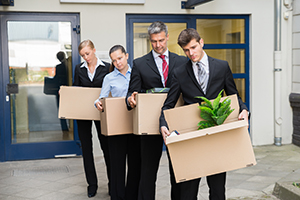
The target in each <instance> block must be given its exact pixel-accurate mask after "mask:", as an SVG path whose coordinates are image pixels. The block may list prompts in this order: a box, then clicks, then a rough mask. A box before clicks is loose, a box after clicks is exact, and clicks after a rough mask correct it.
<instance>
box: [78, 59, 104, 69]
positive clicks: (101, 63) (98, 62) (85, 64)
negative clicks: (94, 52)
mask: <svg viewBox="0 0 300 200" xmlns="http://www.w3.org/2000/svg"><path fill="white" fill-rule="evenodd" d="M99 65H102V66H105V64H104V63H103V62H102V60H100V59H99V58H98V57H97V64H96V67H95V69H97V67H98V66H99ZM82 67H85V68H88V65H87V62H86V61H84V62H83V63H82V65H81V66H80V68H82Z"/></svg>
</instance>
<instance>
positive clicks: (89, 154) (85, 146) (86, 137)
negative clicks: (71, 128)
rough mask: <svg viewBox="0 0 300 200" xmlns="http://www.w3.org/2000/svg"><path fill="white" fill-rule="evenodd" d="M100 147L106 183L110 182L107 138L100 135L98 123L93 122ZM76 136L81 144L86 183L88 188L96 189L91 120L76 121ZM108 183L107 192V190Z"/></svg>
mask: <svg viewBox="0 0 300 200" xmlns="http://www.w3.org/2000/svg"><path fill="white" fill-rule="evenodd" d="M94 123H95V126H96V129H97V133H98V139H99V141H100V147H101V149H102V151H103V156H104V160H105V164H106V172H107V178H108V181H110V162H109V154H108V143H107V137H106V136H104V135H102V134H101V128H100V121H94ZM77 126H78V135H79V139H80V142H81V148H82V157H83V165H84V172H85V177H86V181H87V183H88V185H89V187H96V188H98V180H97V174H96V169H95V163H94V155H93V141H92V121H91V120H77ZM109 189H110V188H109V183H108V190H109Z"/></svg>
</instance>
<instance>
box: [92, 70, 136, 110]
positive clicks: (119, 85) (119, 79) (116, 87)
mask: <svg viewBox="0 0 300 200" xmlns="http://www.w3.org/2000/svg"><path fill="white" fill-rule="evenodd" d="M130 75H131V67H130V66H129V65H128V70H127V72H126V74H125V76H124V75H123V74H122V73H121V72H120V71H119V70H118V69H117V68H115V69H114V71H112V72H110V73H109V74H107V75H106V76H105V77H104V79H103V84H102V89H101V94H100V97H99V99H101V98H104V97H108V95H109V92H111V96H112V97H125V96H126V94H127V90H128V85H129V81H130ZM99 99H97V100H96V101H95V102H94V104H95V105H96V103H97V102H99Z"/></svg>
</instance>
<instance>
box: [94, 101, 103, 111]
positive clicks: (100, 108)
mask: <svg viewBox="0 0 300 200" xmlns="http://www.w3.org/2000/svg"><path fill="white" fill-rule="evenodd" d="M96 106H97V109H98V110H99V111H102V110H103V107H102V102H101V100H99V101H98V102H97V103H96Z"/></svg>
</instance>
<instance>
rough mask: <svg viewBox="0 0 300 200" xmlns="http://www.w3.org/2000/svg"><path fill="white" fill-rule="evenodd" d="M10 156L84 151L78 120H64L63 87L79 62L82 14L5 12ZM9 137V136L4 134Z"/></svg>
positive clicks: (4, 62)
mask: <svg viewBox="0 0 300 200" xmlns="http://www.w3.org/2000/svg"><path fill="white" fill-rule="evenodd" d="M1 19H2V20H1V28H2V29H1V48H2V52H3V54H2V63H1V68H0V69H1V70H2V72H3V73H2V76H3V83H2V84H3V86H2V88H5V91H4V92H5V94H4V95H5V98H4V99H5V102H4V114H5V120H4V131H3V132H4V133H2V134H4V146H5V160H21V159H37V158H53V157H55V156H66V155H67V156H70V155H78V154H80V143H79V140H78V137H77V135H76V134H74V130H75V129H74V123H73V120H66V119H59V118H58V108H59V93H58V91H59V87H60V86H61V85H72V69H73V67H72V65H73V63H79V62H80V58H79V56H78V51H77V48H76V47H77V44H78V43H79V35H78V30H77V29H76V28H75V29H74V30H73V27H76V26H77V25H78V24H79V15H78V14H9V13H8V14H3V15H2V16H1ZM2 138H3V137H2Z"/></svg>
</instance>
